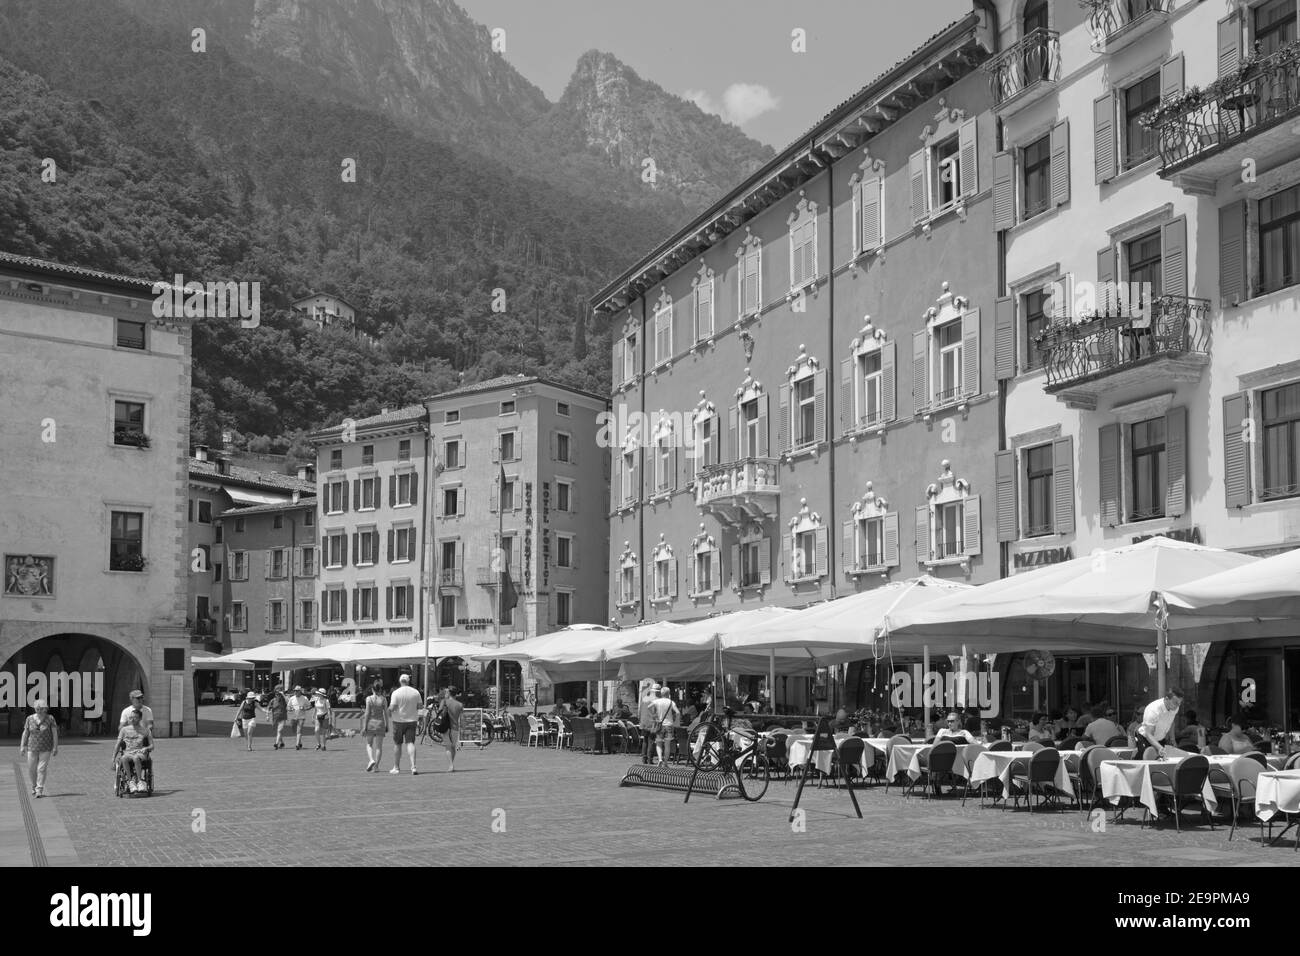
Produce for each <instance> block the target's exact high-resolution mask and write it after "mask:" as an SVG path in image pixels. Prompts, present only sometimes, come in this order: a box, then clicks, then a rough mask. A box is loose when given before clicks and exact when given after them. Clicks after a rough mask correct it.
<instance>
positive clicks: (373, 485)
mask: <svg viewBox="0 0 1300 956" xmlns="http://www.w3.org/2000/svg"><path fill="white" fill-rule="evenodd" d="M378 506H379V478H378V476H374V477H370V478H362V479H361V507H360V509H358V510H360V511H374V510H375V508H377V507H378Z"/></svg>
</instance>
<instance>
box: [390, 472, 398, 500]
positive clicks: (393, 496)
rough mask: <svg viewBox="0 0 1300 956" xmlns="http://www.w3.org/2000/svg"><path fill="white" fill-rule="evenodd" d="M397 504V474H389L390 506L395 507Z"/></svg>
mask: <svg viewBox="0 0 1300 956" xmlns="http://www.w3.org/2000/svg"><path fill="white" fill-rule="evenodd" d="M396 506H397V476H396V475H389V476H388V507H390V508H394V507H396Z"/></svg>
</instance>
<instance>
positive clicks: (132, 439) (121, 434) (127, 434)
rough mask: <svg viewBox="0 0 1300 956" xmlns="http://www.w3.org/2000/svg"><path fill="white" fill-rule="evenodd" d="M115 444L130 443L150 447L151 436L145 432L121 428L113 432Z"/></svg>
mask: <svg viewBox="0 0 1300 956" xmlns="http://www.w3.org/2000/svg"><path fill="white" fill-rule="evenodd" d="M113 444H115V445H130V446H133V447H135V448H141V449H144V448H148V447H149V436H148V435H146V434H145V433H144V432H137V431H131V430H129V429H125V428H119V429H117V430H116V431H114V432H113Z"/></svg>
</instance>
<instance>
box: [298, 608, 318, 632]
mask: <svg viewBox="0 0 1300 956" xmlns="http://www.w3.org/2000/svg"><path fill="white" fill-rule="evenodd" d="M299 606H300V608H301V611H300V613H299V618H300V619H301V620H302V626H303V629H304V630H308V631H310V630H314V629H315V627H316V604H315V602H313V601H302V602H300V604H299Z"/></svg>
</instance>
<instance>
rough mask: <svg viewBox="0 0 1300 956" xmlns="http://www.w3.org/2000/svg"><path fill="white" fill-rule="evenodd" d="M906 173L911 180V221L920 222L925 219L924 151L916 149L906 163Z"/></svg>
mask: <svg viewBox="0 0 1300 956" xmlns="http://www.w3.org/2000/svg"><path fill="white" fill-rule="evenodd" d="M907 173H908V176H909V177H910V178H911V180H912V221H913V222H920V221H921V220H922V219H924V218H925V214H926V212H927V211H928V210H927V209H926V201H925V200H926V188H925V150H923V149H918V150H917V151H916V152H915V153H913V154H912V155H911V157H910V158H909V159H908V162H907Z"/></svg>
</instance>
